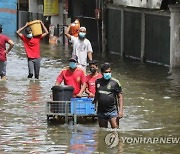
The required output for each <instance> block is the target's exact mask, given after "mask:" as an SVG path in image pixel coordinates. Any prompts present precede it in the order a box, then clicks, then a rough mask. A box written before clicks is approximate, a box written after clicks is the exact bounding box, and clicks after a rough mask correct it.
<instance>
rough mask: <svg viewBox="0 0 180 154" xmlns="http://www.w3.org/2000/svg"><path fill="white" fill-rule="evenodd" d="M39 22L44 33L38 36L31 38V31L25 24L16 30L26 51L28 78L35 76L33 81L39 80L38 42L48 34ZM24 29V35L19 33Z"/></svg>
mask: <svg viewBox="0 0 180 154" xmlns="http://www.w3.org/2000/svg"><path fill="white" fill-rule="evenodd" d="M39 22H40V24H41V26H42V28H43V30H44V33H43V34H41V35H39V36H33V34H32V30H31V28H30V27H29V25H28V23H26V25H25V26H23V27H22V28H20V29H19V30H17V34H18V36H19V37H20V38H21V39H22V41H23V43H24V47H25V50H26V55H27V59H28V69H29V74H28V78H32V77H33V74H35V79H39V71H40V63H41V57H40V40H41V39H42V38H43V37H45V36H46V35H47V34H48V30H47V28H46V27H45V25H44V24H43V22H42V21H41V20H39ZM24 29H25V35H23V34H22V33H21V31H22V30H24ZM33 72H34V73H33Z"/></svg>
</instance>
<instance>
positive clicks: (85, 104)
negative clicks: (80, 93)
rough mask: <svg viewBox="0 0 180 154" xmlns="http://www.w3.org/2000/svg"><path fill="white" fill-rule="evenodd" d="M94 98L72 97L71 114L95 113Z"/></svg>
mask: <svg viewBox="0 0 180 154" xmlns="http://www.w3.org/2000/svg"><path fill="white" fill-rule="evenodd" d="M92 101H93V99H92V98H88V97H82V98H71V114H77V115H78V114H84V115H88V114H95V104H92Z"/></svg>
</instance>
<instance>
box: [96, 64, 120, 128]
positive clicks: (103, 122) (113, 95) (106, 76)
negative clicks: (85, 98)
mask: <svg viewBox="0 0 180 154" xmlns="http://www.w3.org/2000/svg"><path fill="white" fill-rule="evenodd" d="M101 73H102V75H103V77H102V78H100V79H97V80H96V85H95V86H96V93H95V98H94V103H95V104H97V106H98V107H97V116H98V121H99V126H100V127H104V128H108V122H110V124H111V128H118V127H119V118H122V117H123V95H122V88H121V85H120V83H119V81H118V80H117V79H115V78H113V77H112V76H111V66H110V64H109V63H104V64H103V65H102V66H101Z"/></svg>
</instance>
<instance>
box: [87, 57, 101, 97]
mask: <svg viewBox="0 0 180 154" xmlns="http://www.w3.org/2000/svg"><path fill="white" fill-rule="evenodd" d="M89 70H90V72H91V73H90V74H88V75H87V76H86V84H87V88H86V93H87V94H88V97H91V98H94V96H95V81H96V80H97V79H99V78H102V74H101V73H99V72H98V61H97V60H91V61H89Z"/></svg>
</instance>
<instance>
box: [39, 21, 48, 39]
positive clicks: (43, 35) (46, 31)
mask: <svg viewBox="0 0 180 154" xmlns="http://www.w3.org/2000/svg"><path fill="white" fill-rule="evenodd" d="M39 22H40V23H41V25H42V27H43V30H44V33H43V34H42V35H41V36H42V38H43V37H45V36H46V35H47V34H49V32H48V30H47V28H46V26H45V25H44V23H43V22H42V21H41V20H39Z"/></svg>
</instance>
